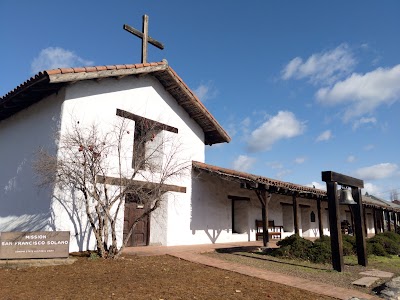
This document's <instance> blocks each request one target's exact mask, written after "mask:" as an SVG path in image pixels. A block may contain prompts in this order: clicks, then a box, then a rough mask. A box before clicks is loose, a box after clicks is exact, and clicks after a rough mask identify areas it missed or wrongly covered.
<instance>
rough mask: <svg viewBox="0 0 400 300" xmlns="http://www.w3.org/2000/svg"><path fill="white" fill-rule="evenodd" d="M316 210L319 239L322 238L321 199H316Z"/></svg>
mask: <svg viewBox="0 0 400 300" xmlns="http://www.w3.org/2000/svg"><path fill="white" fill-rule="evenodd" d="M317 210H318V229H319V237H322V236H323V235H324V227H323V225H322V213H321V198H318V199H317Z"/></svg>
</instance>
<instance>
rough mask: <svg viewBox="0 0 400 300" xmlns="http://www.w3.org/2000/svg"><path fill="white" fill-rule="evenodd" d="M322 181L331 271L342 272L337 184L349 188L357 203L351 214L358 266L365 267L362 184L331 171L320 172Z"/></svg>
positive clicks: (357, 180) (366, 260) (366, 262)
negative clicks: (325, 199)
mask: <svg viewBox="0 0 400 300" xmlns="http://www.w3.org/2000/svg"><path fill="white" fill-rule="evenodd" d="M322 181H325V182H326V188H327V196H328V209H329V226H330V235H331V249H332V266H333V269H334V270H336V271H338V272H342V271H343V268H344V263H343V242H342V232H341V230H340V216H339V200H338V193H337V185H338V184H339V185H342V186H347V187H351V194H352V196H353V199H354V201H355V202H356V203H357V204H356V205H352V206H353V209H352V212H353V214H354V225H355V234H356V243H357V257H358V264H359V265H362V266H367V264H368V259H367V251H366V243H365V223H364V212H363V209H364V208H363V204H362V198H361V188H363V187H364V182H363V181H362V180H360V179H357V178H353V177H350V176H346V175H343V174H340V173H336V172H332V171H324V172H322Z"/></svg>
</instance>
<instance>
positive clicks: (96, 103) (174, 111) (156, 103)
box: [56, 76, 205, 247]
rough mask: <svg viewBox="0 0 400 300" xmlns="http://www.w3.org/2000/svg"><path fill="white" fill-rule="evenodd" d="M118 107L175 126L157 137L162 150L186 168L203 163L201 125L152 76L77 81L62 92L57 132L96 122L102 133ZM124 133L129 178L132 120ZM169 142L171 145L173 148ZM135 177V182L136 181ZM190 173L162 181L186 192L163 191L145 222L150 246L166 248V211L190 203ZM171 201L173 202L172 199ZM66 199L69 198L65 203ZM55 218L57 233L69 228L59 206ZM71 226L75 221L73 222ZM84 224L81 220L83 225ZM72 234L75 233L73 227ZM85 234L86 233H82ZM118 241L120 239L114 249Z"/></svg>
mask: <svg viewBox="0 0 400 300" xmlns="http://www.w3.org/2000/svg"><path fill="white" fill-rule="evenodd" d="M117 109H122V110H126V111H128V112H131V113H134V114H136V115H140V116H144V117H146V118H149V119H152V120H156V121H158V122H161V123H164V124H167V125H170V126H173V127H176V128H178V134H174V133H170V132H167V131H164V132H163V133H162V136H163V137H164V138H165V139H166V140H168V142H167V143H166V144H165V149H164V150H165V152H166V153H168V152H169V150H171V149H174V148H177V149H178V150H179V156H180V158H181V161H185V162H187V163H188V164H190V162H191V161H192V160H198V161H204V152H205V147H204V142H203V141H204V133H203V131H202V129H201V128H200V126H199V125H198V124H197V123H196V122H195V121H194V120H193V119H191V118H190V117H189V115H188V114H187V113H186V111H184V109H183V108H182V107H181V106H179V105H178V104H177V103H176V101H175V99H174V98H173V97H172V96H171V95H170V94H169V93H168V92H166V91H165V89H164V88H163V86H162V85H161V84H160V83H159V82H158V81H157V80H156V79H154V78H153V77H151V76H142V77H137V78H134V77H125V78H123V79H121V80H115V79H104V80H101V81H99V82H96V81H82V82H78V83H76V84H74V85H71V86H69V87H68V88H67V90H66V100H65V102H64V104H63V115H62V120H63V121H62V126H61V132H62V134H63V133H65V132H67V131H68V129H69V128H70V127H71V125H72V123H71V120H72V121H73V122H76V121H79V124H80V126H82V127H84V126H90V125H91V124H93V123H95V124H97V125H98V126H99V128H103V130H104V132H106V131H107V130H112V127H113V126H114V125H115V124H116V123H117V122H119V121H121V118H120V117H118V116H116V110H117ZM128 122H129V124H128V129H129V131H130V132H132V134H131V135H130V136H127V137H126V138H125V139H126V140H125V142H126V143H125V146H126V151H125V153H126V156H125V157H124V158H125V162H124V163H123V165H124V166H125V167H126V169H125V174H126V175H127V176H129V175H130V174H131V173H132V172H133V170H132V169H131V164H132V145H133V132H134V125H135V124H134V122H133V121H128ZM172 144H173V146H172ZM108 159H109V164H110V165H112V166H116V165H117V157H116V155H115V156H112V155H111V156H109V158H108ZM107 175H108V176H117V175H118V172H117V171H116V170H112V169H110V170H109V174H107ZM136 179H139V180H140V178H136ZM190 182H191V178H190V174H189V173H188V174H187V176H184V177H181V178H178V179H176V180H173V181H170V182H167V183H168V184H173V185H179V186H185V187H187V188H188V192H187V193H168V194H166V195H165V196H164V198H165V199H166V201H165V202H164V203H163V205H162V206H161V208H160V209H159V210H158V211H156V212H155V213H153V215H152V216H151V220H150V241H149V243H150V244H156V245H158V244H161V245H165V244H168V241H167V238H168V232H167V229H166V228H167V226H168V225H169V223H168V220H169V219H170V217H169V210H170V209H173V205H172V204H173V202H174V201H178V202H182V203H190V185H191V183H190ZM171 199H172V200H171ZM69 200H71V199H69ZM57 209H58V210H56V211H57V215H59V216H61V215H63V218H62V219H60V222H58V230H71V224H69V223H68V222H65V221H64V220H67V218H68V216H67V215H66V214H65V213H64V214H63V213H62V209H63V208H62V207H58V208H57ZM123 218H124V215H123V210H121V211H120V214H119V217H118V220H119V223H118V225H117V232H120V233H122V231H123ZM75 223H76V222H75ZM84 223H85V222H84ZM73 230H75V231H76V226H74V228H73ZM81 230H82V231H81V232H80V233H79V234H76V236H77V237H81V238H82V236H88V234H89V232H88V230H89V228H87V227H85V228H81ZM85 230H86V231H85ZM121 242H122V237H121V239H119V245H120V244H121ZM82 243H83V244H87V245H92V243H90V242H87V241H86V238H85V239H84V241H76V242H75V243H73V242H72V243H71V246H73V245H74V244H75V245H76V247H78V245H82Z"/></svg>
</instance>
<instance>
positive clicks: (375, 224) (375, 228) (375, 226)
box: [372, 207, 378, 234]
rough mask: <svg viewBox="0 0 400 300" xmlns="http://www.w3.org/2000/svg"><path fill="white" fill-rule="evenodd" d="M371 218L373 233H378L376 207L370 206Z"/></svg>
mask: <svg viewBox="0 0 400 300" xmlns="http://www.w3.org/2000/svg"><path fill="white" fill-rule="evenodd" d="M372 218H373V219H374V231H375V234H378V222H377V221H376V209H375V207H374V208H372Z"/></svg>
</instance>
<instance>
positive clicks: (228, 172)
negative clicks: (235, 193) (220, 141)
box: [192, 161, 326, 197]
mask: <svg viewBox="0 0 400 300" xmlns="http://www.w3.org/2000/svg"><path fill="white" fill-rule="evenodd" d="M192 165H193V167H194V168H196V169H201V170H206V171H210V172H213V173H216V174H220V175H225V176H232V177H237V178H240V179H244V180H249V181H253V182H255V183H263V184H267V185H270V186H273V187H276V188H284V189H288V190H290V191H292V192H299V193H310V194H314V195H317V196H319V197H325V196H326V191H323V190H319V189H315V188H311V187H308V186H303V185H298V184H293V183H290V182H284V181H280V180H275V179H271V178H268V177H263V176H259V175H254V174H250V173H245V172H240V171H236V170H232V169H227V168H222V167H217V166H213V165H209V164H206V163H201V162H198V161H193V162H192Z"/></svg>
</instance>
